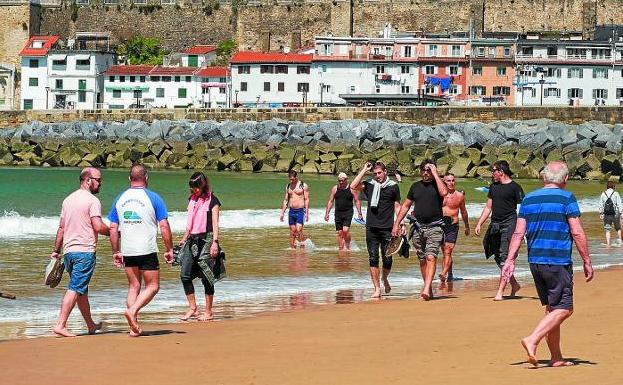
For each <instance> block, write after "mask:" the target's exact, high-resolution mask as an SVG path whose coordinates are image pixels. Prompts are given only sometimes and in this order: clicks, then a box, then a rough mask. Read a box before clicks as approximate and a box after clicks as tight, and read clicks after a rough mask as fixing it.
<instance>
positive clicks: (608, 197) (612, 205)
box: [599, 180, 623, 246]
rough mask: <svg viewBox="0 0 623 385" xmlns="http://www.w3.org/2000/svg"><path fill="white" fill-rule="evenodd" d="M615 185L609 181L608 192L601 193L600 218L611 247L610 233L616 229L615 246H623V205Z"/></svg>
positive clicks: (607, 242)
mask: <svg viewBox="0 0 623 385" xmlns="http://www.w3.org/2000/svg"><path fill="white" fill-rule="evenodd" d="M614 187H615V184H614V182H613V181H611V180H610V181H608V183H607V184H606V191H604V192H602V193H601V196H600V197H599V217H600V218H601V219H602V220H603V221H604V230H605V231H606V246H610V245H611V244H612V243H611V241H610V240H611V237H610V231H611V230H612V228H613V227H614V231H616V234H617V240H616V243H615V245H617V246H621V244H622V241H621V211H622V210H623V204H622V203H621V196H620V195H619V193H618V192H617V191H615V190H614Z"/></svg>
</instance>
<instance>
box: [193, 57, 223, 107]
mask: <svg viewBox="0 0 623 385" xmlns="http://www.w3.org/2000/svg"><path fill="white" fill-rule="evenodd" d="M195 78H196V79H197V83H198V85H199V87H200V88H201V107H204V108H225V107H231V106H230V103H229V100H230V98H231V88H230V87H229V82H228V80H229V69H228V68H227V67H207V68H202V69H200V70H199V71H197V72H196V73H195Z"/></svg>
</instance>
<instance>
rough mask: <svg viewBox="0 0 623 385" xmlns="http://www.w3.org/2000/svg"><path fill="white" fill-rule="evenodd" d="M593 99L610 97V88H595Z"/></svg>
mask: <svg viewBox="0 0 623 385" xmlns="http://www.w3.org/2000/svg"><path fill="white" fill-rule="evenodd" d="M593 99H608V90H606V89H603V88H595V89H593Z"/></svg>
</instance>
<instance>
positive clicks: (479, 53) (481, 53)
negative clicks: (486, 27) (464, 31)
mask: <svg viewBox="0 0 623 385" xmlns="http://www.w3.org/2000/svg"><path fill="white" fill-rule="evenodd" d="M476 57H485V47H476Z"/></svg>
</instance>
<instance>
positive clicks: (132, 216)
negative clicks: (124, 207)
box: [123, 211, 142, 222]
mask: <svg viewBox="0 0 623 385" xmlns="http://www.w3.org/2000/svg"><path fill="white" fill-rule="evenodd" d="M123 219H125V220H126V221H127V222H140V221H141V219H142V218H141V216H140V215H138V213H137V212H136V211H124V212H123Z"/></svg>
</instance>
